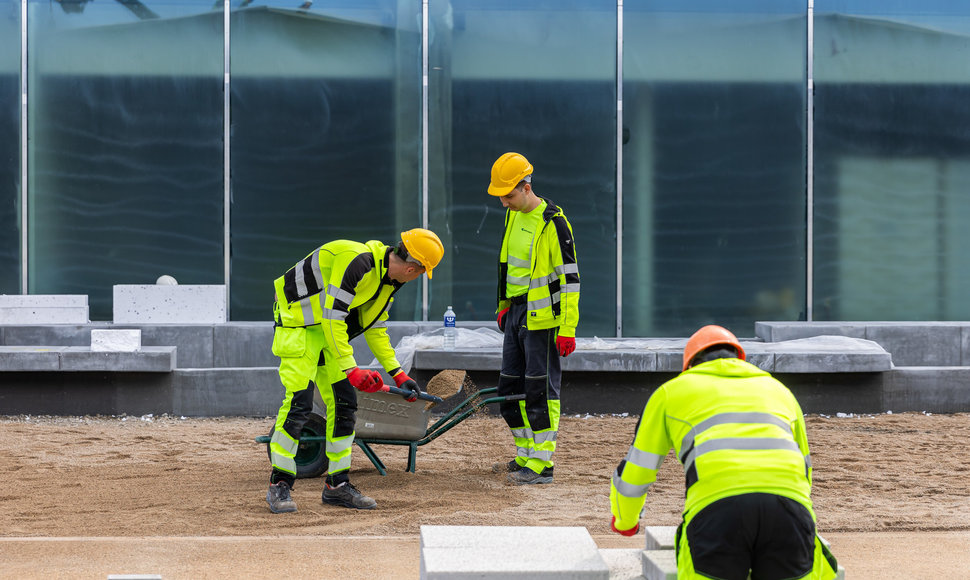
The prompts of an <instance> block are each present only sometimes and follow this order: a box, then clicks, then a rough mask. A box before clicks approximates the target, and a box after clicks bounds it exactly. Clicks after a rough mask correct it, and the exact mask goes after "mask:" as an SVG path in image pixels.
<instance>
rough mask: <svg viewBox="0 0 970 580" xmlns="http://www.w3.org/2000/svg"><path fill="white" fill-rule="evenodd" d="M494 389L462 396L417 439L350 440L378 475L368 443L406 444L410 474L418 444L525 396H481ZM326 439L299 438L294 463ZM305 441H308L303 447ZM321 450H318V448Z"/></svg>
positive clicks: (379, 464) (381, 468)
mask: <svg viewBox="0 0 970 580" xmlns="http://www.w3.org/2000/svg"><path fill="white" fill-rule="evenodd" d="M497 391H498V388H496V387H490V388H487V389H481V390H480V391H478V392H477V393H475V394H474V395H472V396H470V397H468V398H466V399H465V400H464V401H462V402H461V403H460V404H459V405H457V406H456V407H455V408H454V409H452V410H451V411H449V412H447V413H446V414H444V415H443V416H442V417H441V418H440V419H438V420H437V421H435V422H434V423H433V424H432V425H431V426H430V427H428V429H427V430H426V431H425V433H424V435H423V436H422V437H421V438H419V439H381V438H367V437H355V438H354V443H356V444H357V446H358V447H360V449H361V451H363V452H364V455H366V456H367V459H370V462H371V463H373V464H374V467H376V468H377V471H378V473H380V474H381V475H387V466H386V465H384V462H383V461H381V458H380V457H378V455H377V452H376V451H374V449H373V448H371V445H407V446H408V467H407V470H406V471H409V472H411V473H414V470H415V464H416V462H417V455H418V447H420V446H422V445H427V444H428V443H431V442H432V441H434V440H435V439H437V438H438V437H440V436H442V435H444V434H445V433H447V432H448V431H450V430H451V429H452V428H453V427H454V426H455V425H457V424H459V423H461V422H462V421H464V420H465V419H467V418H468V417H469V416H471V415H472V414H473V413H475V412H476V411H478V410H479V409H481V408H482V407H484V406H485V405H490V404H492V403H504V402H506V401H521V400H523V399H525V395H506V396H495V397H485V395H489V394H492V393H495V392H497ZM269 441H270V436H269V435H261V436H259V437H256V442H257V443H265V444H266V445H267V446H268V445H269ZM321 442H326V437H324V436H321V435H311V436H305V437H300V448H299V449H298V450H297V457H296V458H295V459H296V461H297V465H301V459H303V463H308V461H306V459H305V458H301V457H300V453H301V451H303V450H304V449H305V448H309V449H313V450H315V452H316V453H319V452H323V453H325V452H326V451H325V449H324V448H325V445H318V443H321ZM305 444H312V445H309V446H307V447H305ZM321 450H322V451H321Z"/></svg>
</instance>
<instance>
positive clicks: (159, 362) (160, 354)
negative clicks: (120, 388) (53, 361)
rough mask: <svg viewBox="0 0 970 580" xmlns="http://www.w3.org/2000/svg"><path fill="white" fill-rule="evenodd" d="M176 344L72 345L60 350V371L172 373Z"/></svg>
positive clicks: (174, 364) (174, 363) (174, 365)
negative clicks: (103, 348)
mask: <svg viewBox="0 0 970 580" xmlns="http://www.w3.org/2000/svg"><path fill="white" fill-rule="evenodd" d="M176 362H177V361H176V348H175V347H174V346H144V347H142V348H141V349H140V350H137V351H131V352H121V351H115V352H99V351H92V350H91V348H90V347H82V346H69V347H65V348H64V350H63V351H62V352H61V368H60V370H61V371H103V372H129V373H130V372H138V373H169V372H172V371H173V370H175V367H176V366H177V364H176Z"/></svg>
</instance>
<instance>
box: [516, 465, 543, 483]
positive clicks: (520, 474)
mask: <svg viewBox="0 0 970 580" xmlns="http://www.w3.org/2000/svg"><path fill="white" fill-rule="evenodd" d="M508 480H509V483H512V484H514V485H530V484H533V483H552V468H551V467H547V468H545V469H543V470H542V473H536V472H535V471H532V470H531V469H527V468H522V469H520V470H518V471H514V472H512V473H510V474H509V478H508Z"/></svg>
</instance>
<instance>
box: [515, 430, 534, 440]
mask: <svg viewBox="0 0 970 580" xmlns="http://www.w3.org/2000/svg"><path fill="white" fill-rule="evenodd" d="M512 436H513V437H518V438H519V439H532V430H531V429H528V428H526V427H519V428H518V429H512Z"/></svg>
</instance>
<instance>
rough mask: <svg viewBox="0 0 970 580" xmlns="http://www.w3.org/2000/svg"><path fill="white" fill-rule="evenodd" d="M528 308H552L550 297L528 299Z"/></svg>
mask: <svg viewBox="0 0 970 580" xmlns="http://www.w3.org/2000/svg"><path fill="white" fill-rule="evenodd" d="M528 307H529V310H542V309H543V308H552V297H546V298H540V299H539V300H529V304H528Z"/></svg>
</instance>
